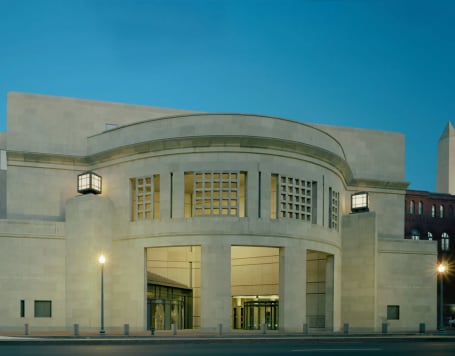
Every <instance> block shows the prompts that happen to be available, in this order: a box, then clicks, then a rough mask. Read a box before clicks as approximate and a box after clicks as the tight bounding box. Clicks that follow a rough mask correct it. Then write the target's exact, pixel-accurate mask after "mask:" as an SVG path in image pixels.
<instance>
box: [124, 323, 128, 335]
mask: <svg viewBox="0 0 455 356" xmlns="http://www.w3.org/2000/svg"><path fill="white" fill-rule="evenodd" d="M123 334H124V335H125V336H129V335H130V324H124V325H123Z"/></svg>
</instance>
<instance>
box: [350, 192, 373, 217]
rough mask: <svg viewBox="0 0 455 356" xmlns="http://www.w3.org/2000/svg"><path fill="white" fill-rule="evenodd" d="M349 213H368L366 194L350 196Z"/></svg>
mask: <svg viewBox="0 0 455 356" xmlns="http://www.w3.org/2000/svg"><path fill="white" fill-rule="evenodd" d="M351 211H352V212H353V213H357V212H361V211H369V208H368V193H367V192H360V193H355V194H352V195H351Z"/></svg>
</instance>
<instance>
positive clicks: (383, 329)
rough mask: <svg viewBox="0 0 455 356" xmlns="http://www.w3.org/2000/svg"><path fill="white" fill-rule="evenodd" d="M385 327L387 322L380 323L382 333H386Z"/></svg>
mask: <svg viewBox="0 0 455 356" xmlns="http://www.w3.org/2000/svg"><path fill="white" fill-rule="evenodd" d="M387 327H388V324H387V323H382V333H383V334H387Z"/></svg>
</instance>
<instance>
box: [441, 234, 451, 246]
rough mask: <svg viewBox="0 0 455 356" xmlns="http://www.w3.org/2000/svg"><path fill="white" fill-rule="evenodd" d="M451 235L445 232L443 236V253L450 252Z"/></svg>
mask: <svg viewBox="0 0 455 356" xmlns="http://www.w3.org/2000/svg"><path fill="white" fill-rule="evenodd" d="M449 242H450V241H449V234H448V233H447V232H443V233H442V235H441V251H449V248H450V246H449Z"/></svg>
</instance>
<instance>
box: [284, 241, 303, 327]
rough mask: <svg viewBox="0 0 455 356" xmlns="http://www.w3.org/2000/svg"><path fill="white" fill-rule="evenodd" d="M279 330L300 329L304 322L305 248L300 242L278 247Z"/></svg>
mask: <svg viewBox="0 0 455 356" xmlns="http://www.w3.org/2000/svg"><path fill="white" fill-rule="evenodd" d="M279 318H280V322H279V325H280V330H281V331H302V327H303V324H305V323H306V249H305V248H304V247H303V246H302V242H300V241H296V242H295V243H294V244H292V245H290V246H287V247H283V248H280V314H279Z"/></svg>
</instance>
